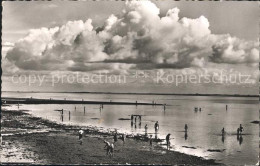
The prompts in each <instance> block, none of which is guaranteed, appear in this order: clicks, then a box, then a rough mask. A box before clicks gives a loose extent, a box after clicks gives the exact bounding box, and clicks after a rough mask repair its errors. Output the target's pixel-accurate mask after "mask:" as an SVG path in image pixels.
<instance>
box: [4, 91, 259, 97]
mask: <svg viewBox="0 0 260 166" xmlns="http://www.w3.org/2000/svg"><path fill="white" fill-rule="evenodd" d="M3 92H13V93H86V94H118V95H165V96H219V97H259V94H218V93H216V94H213V93H212V94H207V93H145V92H136V93H133V92H75V91H74V92H73V91H72V92H60V91H59V92H50V91H45V92H44V91H3Z"/></svg>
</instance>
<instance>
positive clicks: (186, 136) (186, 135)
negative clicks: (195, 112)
mask: <svg viewBox="0 0 260 166" xmlns="http://www.w3.org/2000/svg"><path fill="white" fill-rule="evenodd" d="M184 139H185V140H187V139H188V134H187V132H185V135H184Z"/></svg>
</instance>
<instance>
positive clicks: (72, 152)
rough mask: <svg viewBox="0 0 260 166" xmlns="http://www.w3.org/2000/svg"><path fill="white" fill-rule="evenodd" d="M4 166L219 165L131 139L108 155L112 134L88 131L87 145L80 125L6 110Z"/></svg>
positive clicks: (2, 160)
mask: <svg viewBox="0 0 260 166" xmlns="http://www.w3.org/2000/svg"><path fill="white" fill-rule="evenodd" d="M1 124H2V129H1V130H2V143H1V145H2V146H1V151H2V154H1V162H2V164H12V163H24V164H28V163H33V164H151V163H153V164H160V165H161V164H164V165H176V164H177V165H182V164H183V165H184V164H185V165H218V163H216V162H215V161H214V160H205V159H203V158H200V157H196V156H190V155H186V154H183V153H179V152H174V151H167V150H166V149H164V148H162V147H161V146H159V145H158V144H156V143H153V146H152V147H151V146H150V145H149V142H145V141H141V140H136V139H134V138H127V139H126V143H125V145H123V142H122V140H120V139H119V140H118V141H117V142H116V143H115V151H114V157H113V158H110V157H108V156H106V151H105V150H104V146H105V144H104V140H107V141H110V142H113V138H112V135H111V134H109V133H101V132H100V131H97V130H96V129H95V128H93V127H86V128H84V131H85V134H84V137H83V144H80V142H79V140H78V129H79V127H78V126H65V125H61V124H56V123H54V122H50V121H48V120H44V119H41V118H37V117H33V116H32V115H30V114H28V113H26V111H25V110H24V111H17V110H12V111H7V110H3V111H2V122H1Z"/></svg>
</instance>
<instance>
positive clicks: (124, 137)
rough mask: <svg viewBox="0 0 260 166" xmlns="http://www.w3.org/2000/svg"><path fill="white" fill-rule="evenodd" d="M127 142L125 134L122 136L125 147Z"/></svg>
mask: <svg viewBox="0 0 260 166" xmlns="http://www.w3.org/2000/svg"><path fill="white" fill-rule="evenodd" d="M125 140H126V136H125V134H122V141H123V145H125Z"/></svg>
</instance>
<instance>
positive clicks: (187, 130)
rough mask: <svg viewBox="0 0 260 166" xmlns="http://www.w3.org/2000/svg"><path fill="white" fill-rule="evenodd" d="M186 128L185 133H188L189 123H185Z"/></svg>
mask: <svg viewBox="0 0 260 166" xmlns="http://www.w3.org/2000/svg"><path fill="white" fill-rule="evenodd" d="M184 130H185V133H187V131H188V125H187V124H185V126H184Z"/></svg>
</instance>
